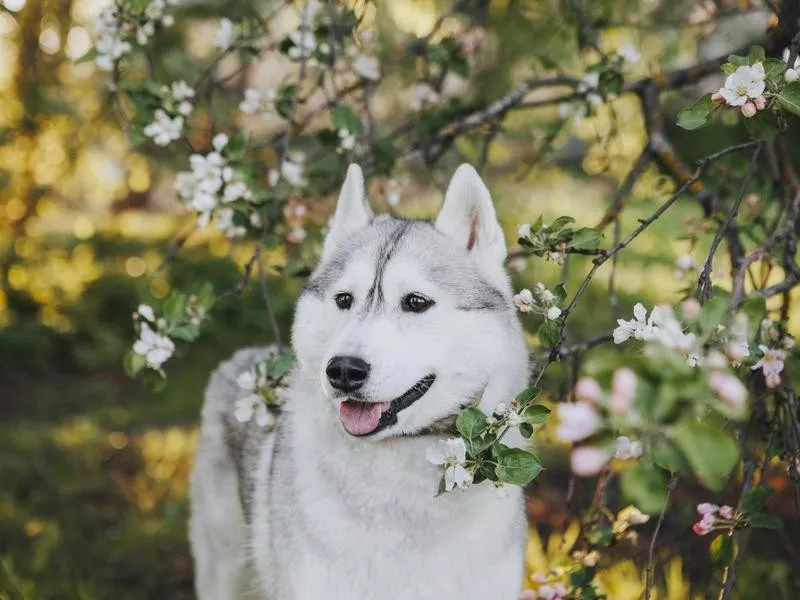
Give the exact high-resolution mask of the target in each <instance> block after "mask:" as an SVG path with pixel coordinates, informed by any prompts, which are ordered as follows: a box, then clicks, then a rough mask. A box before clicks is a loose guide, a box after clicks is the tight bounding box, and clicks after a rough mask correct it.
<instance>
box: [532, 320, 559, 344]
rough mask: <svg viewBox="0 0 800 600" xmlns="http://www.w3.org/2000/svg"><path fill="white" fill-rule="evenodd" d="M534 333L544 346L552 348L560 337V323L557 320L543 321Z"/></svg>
mask: <svg viewBox="0 0 800 600" xmlns="http://www.w3.org/2000/svg"><path fill="white" fill-rule="evenodd" d="M536 335H538V336H539V341H540V342H541V343H542V345H543V346H544V347H546V348H552V347H553V346H555V345H556V344H558V340H559V339H561V325H560V324H559V321H545V322H544V323H542V326H541V327H539V331H538V332H537V334H536Z"/></svg>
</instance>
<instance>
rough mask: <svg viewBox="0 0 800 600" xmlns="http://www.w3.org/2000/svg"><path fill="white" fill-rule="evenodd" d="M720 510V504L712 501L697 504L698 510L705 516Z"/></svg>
mask: <svg viewBox="0 0 800 600" xmlns="http://www.w3.org/2000/svg"><path fill="white" fill-rule="evenodd" d="M718 511H719V506H717V505H716V504H711V503H710V502H703V503H701V504H698V505H697V512H698V513H699V514H701V515H703V516H706V515H714V514H716V513H717V512H718Z"/></svg>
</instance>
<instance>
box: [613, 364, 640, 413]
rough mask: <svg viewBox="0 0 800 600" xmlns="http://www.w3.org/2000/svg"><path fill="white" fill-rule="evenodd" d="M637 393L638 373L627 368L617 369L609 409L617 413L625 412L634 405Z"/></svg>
mask: <svg viewBox="0 0 800 600" xmlns="http://www.w3.org/2000/svg"><path fill="white" fill-rule="evenodd" d="M635 395H636V374H635V373H634V372H633V371H631V370H630V369H627V368H622V369H617V370H616V371H614V376H613V377H612V379H611V398H610V399H609V404H608V410H610V411H611V412H612V413H615V414H618V415H620V414H624V413H626V412H628V411H629V410H630V409H631V406H633V397H634V396H635Z"/></svg>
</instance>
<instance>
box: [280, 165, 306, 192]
mask: <svg viewBox="0 0 800 600" xmlns="http://www.w3.org/2000/svg"><path fill="white" fill-rule="evenodd" d="M303 171H304V169H303V164H302V163H301V162H300V161H297V160H295V161H292V160H289V159H287V160H284V161H283V164H281V175H282V176H283V178H284V179H285V180H286V181H288V182H289V183H290V184H292V185H294V186H297V187H305V185H306V180H305V177H304V176H303Z"/></svg>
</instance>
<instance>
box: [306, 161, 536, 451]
mask: <svg viewBox="0 0 800 600" xmlns="http://www.w3.org/2000/svg"><path fill="white" fill-rule="evenodd" d="M505 257H506V244H505V240H504V237H503V232H502V230H501V228H500V226H499V224H498V222H497V217H496V215H495V210H494V207H493V205H492V199H491V196H490V195H489V190H488V189H487V188H486V186H485V185H484V183H483V181H482V180H481V178H480V176H479V175H478V174H477V172H476V171H475V170H474V169H473V168H472V167H470V166H469V165H462V166H461V167H459V169H458V170H457V171H456V173H455V175H454V176H453V179H452V181H451V182H450V186H449V188H448V190H447V193H446V194H445V199H444V204H443V205H442V209H441V211H440V212H439V215H438V217H437V218H436V220H435V221H433V222H431V221H408V220H399V219H393V218H390V217H388V216H379V217H374V216H373V214H372V211H371V209H370V207H369V205H368V204H367V200H366V197H365V191H364V179H363V175H362V173H361V169H360V168H359V167H358V166H356V165H352V166H350V168H349V170H348V172H347V178H346V180H345V182H344V186H343V187H342V191H341V193H340V195H339V201H338V205H337V207H336V213H335V215H334V218H333V224H332V226H331V230H330V233H329V234H328V236H327V238H326V239H325V243H324V246H323V251H322V258H321V261H320V264H319V266H318V267H317V269H316V270H315V271H314V273H313V274H312V276H311V279H310V281H309V283H308V286H307V287H306V289H305V290H304V292H303V294H302V295H301V297H300V300H299V302H298V306H297V312H296V315H295V322H294V330H293V344H294V348H295V352H296V354H297V358H298V362H299V368H300V369H303V370H304V371H305V372H306V373H307V374H311V375H313V376H315V377H319V382H320V386H321V388H322V391H323V392H324V395H325V396H326V397H327V398H328V399H329V401H330V402H331V403H332V405H333V407H334V408H335V410H336V412H338V414H339V420H340V421H341V425H342V427H343V428H344V430H345V431H347V432H348V433H349V434H350V435H352V436H356V437H364V438H368V439H373V440H377V439H382V438H385V437H390V436H396V435H410V434H414V433H416V432H419V431H421V430H424V429H425V428H427V427H429V426H430V425H431V424H433V423H434V422H436V421H438V420H439V419H442V418H445V417H448V416H451V415H453V414H455V413H457V412H458V411H459V410H460V408H461V407H463V406H465V405H468V404H470V403H472V402H474V401H476V399H480V398H481V394H482V395H483V396H482V400H481V408H483V409H484V410H487V409H488V410H491V409H492V408H493V407H494V406H495V405H496V404H497V403H498V402H500V401H506V402H507V401H508V400H510V399H511V397H513V394H514V393H516V392H518V391H519V390H520V389H521V388H522V387H523V386H524V384H525V378H526V376H527V353H526V351H525V345H524V342H523V339H522V333H521V329H520V326H519V322H518V320H517V317H516V314H515V311H514V308H513V305H512V302H511V288H510V285H509V281H508V276H507V274H506V272H505V269H504V267H503V261H504V259H505Z"/></svg>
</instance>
